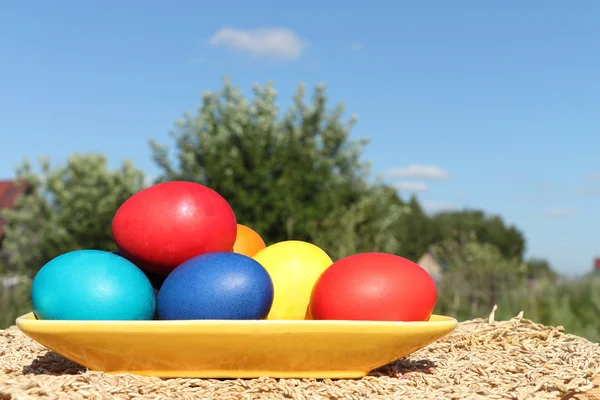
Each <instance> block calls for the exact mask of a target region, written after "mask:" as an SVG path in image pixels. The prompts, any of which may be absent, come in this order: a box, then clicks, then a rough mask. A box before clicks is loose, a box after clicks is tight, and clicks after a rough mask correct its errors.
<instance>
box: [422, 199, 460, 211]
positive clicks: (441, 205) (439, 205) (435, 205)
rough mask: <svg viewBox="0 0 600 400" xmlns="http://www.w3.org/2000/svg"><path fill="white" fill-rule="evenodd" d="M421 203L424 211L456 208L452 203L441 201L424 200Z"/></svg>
mask: <svg viewBox="0 0 600 400" xmlns="http://www.w3.org/2000/svg"><path fill="white" fill-rule="evenodd" d="M421 205H422V207H423V208H424V209H425V211H427V212H430V213H436V212H443V211H453V210H456V207H455V206H454V205H453V204H450V203H446V202H443V201H424V202H423V203H422V204H421Z"/></svg>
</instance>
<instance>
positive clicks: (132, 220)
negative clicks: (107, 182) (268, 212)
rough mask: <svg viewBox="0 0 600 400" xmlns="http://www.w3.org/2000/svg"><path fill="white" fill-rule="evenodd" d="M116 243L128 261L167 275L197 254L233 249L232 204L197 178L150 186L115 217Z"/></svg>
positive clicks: (127, 201)
mask: <svg viewBox="0 0 600 400" xmlns="http://www.w3.org/2000/svg"><path fill="white" fill-rule="evenodd" d="M112 234H113V238H114V241H115V243H116V245H117V247H118V248H119V251H121V253H123V256H125V257H126V258H127V259H129V260H131V261H132V262H133V263H134V264H136V265H138V266H139V267H140V268H143V269H145V270H147V271H150V272H154V273H157V274H160V275H168V273H169V272H170V271H172V270H173V269H174V268H175V267H176V266H178V265H179V264H181V263H183V262H184V261H186V260H189V259H190V258H193V257H195V256H198V255H201V254H204V253H209V252H220V251H230V250H231V248H232V247H233V244H234V243H235V238H236V234H237V223H236V219H235V215H234V213H233V210H232V209H231V206H230V205H229V203H227V201H226V200H225V199H224V198H223V197H222V196H221V195H219V194H218V193H217V192H215V191H214V190H212V189H210V188H208V187H206V186H203V185H200V184H198V183H194V182H184V181H174V182H165V183H160V184H158V185H154V186H150V187H149V188H146V189H144V190H142V191H140V192H138V193H136V194H134V195H133V196H131V197H130V198H129V199H127V200H126V201H125V202H124V203H123V204H122V205H121V206H120V207H119V209H118V210H117V212H116V213H115V216H114V218H113V221H112Z"/></svg>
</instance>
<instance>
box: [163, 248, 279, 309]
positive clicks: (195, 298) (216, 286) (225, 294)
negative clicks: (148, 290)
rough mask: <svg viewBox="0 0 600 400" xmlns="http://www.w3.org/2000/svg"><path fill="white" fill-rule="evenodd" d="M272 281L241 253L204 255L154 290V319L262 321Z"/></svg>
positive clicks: (254, 262)
mask: <svg viewBox="0 0 600 400" xmlns="http://www.w3.org/2000/svg"><path fill="white" fill-rule="evenodd" d="M273 295H274V288H273V281H272V280H271V276H270V275H269V273H268V272H267V271H266V270H265V269H264V267H263V266H262V265H260V264H259V263H258V262H257V261H255V260H253V259H252V258H250V257H247V256H245V255H242V254H237V253H229V252H215V253H206V254H202V255H199V256H197V257H194V258H191V259H189V260H188V261H185V262H184V263H182V264H181V265H179V266H178V267H177V268H175V269H174V270H173V271H172V272H171V273H170V274H169V276H167V278H166V279H165V281H164V282H163V284H162V286H161V288H160V290H159V291H158V301H157V312H158V318H159V319H163V320H189V319H246V320H248V319H265V318H266V317H267V315H268V314H269V311H270V310H271V306H272V305H273Z"/></svg>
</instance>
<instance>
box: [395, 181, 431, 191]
mask: <svg viewBox="0 0 600 400" xmlns="http://www.w3.org/2000/svg"><path fill="white" fill-rule="evenodd" d="M394 187H395V188H396V189H398V190H400V191H402V192H426V191H427V184H426V183H425V182H398V183H395V184H394Z"/></svg>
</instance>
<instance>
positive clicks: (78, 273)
mask: <svg viewBox="0 0 600 400" xmlns="http://www.w3.org/2000/svg"><path fill="white" fill-rule="evenodd" d="M31 300H32V303H33V311H34V313H35V315H36V317H37V318H38V319H50V320H150V319H152V317H153V316H154V312H155V310H156V299H155V296H154V289H153V288H152V284H151V283H150V281H149V280H148V278H147V277H146V275H145V274H144V273H143V272H142V270H140V269H139V268H138V267H137V266H136V265H135V264H133V263H132V262H131V261H129V260H127V259H125V258H123V257H120V256H118V255H116V254H113V253H110V252H107V251H100V250H76V251H71V252H68V253H65V254H62V255H60V256H58V257H56V258H54V259H52V260H51V261H49V262H48V263H47V264H46V265H44V266H43V267H42V268H41V269H40V271H39V272H38V273H37V275H36V276H35V278H34V279H33V284H32V288H31Z"/></svg>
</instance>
